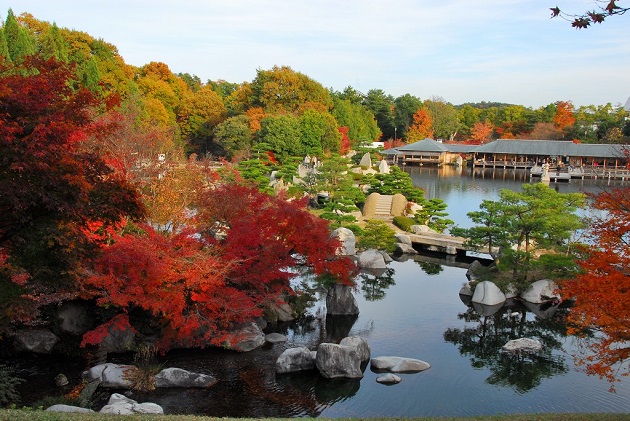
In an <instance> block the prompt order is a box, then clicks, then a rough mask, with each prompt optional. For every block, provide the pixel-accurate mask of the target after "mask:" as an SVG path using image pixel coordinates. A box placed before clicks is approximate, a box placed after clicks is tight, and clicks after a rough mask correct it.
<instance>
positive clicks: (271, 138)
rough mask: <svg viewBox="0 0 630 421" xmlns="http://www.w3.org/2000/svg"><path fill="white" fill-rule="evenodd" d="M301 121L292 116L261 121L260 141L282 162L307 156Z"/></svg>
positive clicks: (270, 117) (271, 117) (269, 117)
mask: <svg viewBox="0 0 630 421" xmlns="http://www.w3.org/2000/svg"><path fill="white" fill-rule="evenodd" d="M301 137H302V129H301V127H300V119H299V118H298V117H295V116H293V115H290V114H285V115H278V116H268V117H265V118H263V119H262V120H261V129H260V139H261V141H263V142H265V143H266V144H267V145H269V147H270V148H271V151H272V152H273V153H274V154H275V155H276V157H277V158H278V159H279V160H280V161H281V162H282V161H284V160H286V159H287V158H288V157H290V156H301V155H305V149H304V145H303V144H302V142H301Z"/></svg>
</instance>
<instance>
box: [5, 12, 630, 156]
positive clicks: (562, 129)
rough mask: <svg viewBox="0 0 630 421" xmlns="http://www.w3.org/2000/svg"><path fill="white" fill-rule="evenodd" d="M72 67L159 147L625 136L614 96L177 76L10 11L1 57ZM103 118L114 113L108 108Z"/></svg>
mask: <svg viewBox="0 0 630 421" xmlns="http://www.w3.org/2000/svg"><path fill="white" fill-rule="evenodd" d="M33 56H34V57H38V58H41V59H44V60H50V59H54V60H55V61H59V62H63V63H68V64H70V65H72V66H73V69H74V74H75V79H74V80H73V82H72V83H73V84H74V85H75V88H78V87H87V88H89V89H90V90H91V91H93V92H95V93H97V94H98V95H100V96H102V98H104V99H105V100H106V101H109V102H110V103H116V104H117V106H116V110H117V112H118V115H117V117H116V118H117V119H119V120H124V121H126V124H127V125H128V132H129V135H130V136H131V134H132V133H135V135H138V132H143V133H144V134H146V133H149V132H150V133H151V138H152V139H153V140H152V141H153V142H157V143H158V145H153V146H154V147H157V149H159V150H161V151H162V153H169V152H172V151H174V150H178V151H180V153H184V154H186V156H190V155H191V154H193V153H194V154H197V156H206V157H207V156H210V157H222V158H227V159H229V160H232V161H239V160H242V159H246V158H248V157H250V156H251V155H252V153H253V152H256V151H258V152H260V151H261V150H268V151H270V152H272V153H273V154H275V155H276V156H277V157H278V158H279V159H282V157H286V156H291V155H300V154H305V153H313V154H318V153H320V154H322V153H337V152H340V151H343V150H345V149H347V148H350V147H355V146H357V145H358V144H361V143H371V142H374V141H379V140H380V141H383V142H386V145H387V146H391V145H394V144H400V143H405V142H406V143H410V142H414V141H417V140H421V139H423V138H425V137H431V138H434V139H440V140H444V141H453V142H466V143H484V142H488V141H491V140H493V139H498V138H501V139H515V138H518V139H557V140H567V141H579V142H584V143H630V120H629V118H628V116H629V115H628V112H627V111H625V110H624V109H623V108H622V107H615V106H613V105H612V104H610V103H608V104H604V105H589V106H580V107H575V106H574V105H573V104H572V103H571V102H570V101H566V100H558V101H557V102H555V103H552V104H549V105H546V106H544V107H540V108H537V109H533V108H530V107H525V106H522V105H517V104H504V103H497V102H490V101H488V102H486V101H483V102H480V103H466V104H461V105H454V104H451V103H448V102H446V101H445V100H443V99H442V98H436V97H432V98H425V99H422V98H419V97H416V96H413V95H411V94H404V95H401V96H399V97H393V96H392V95H388V94H387V93H386V92H384V91H383V90H381V89H371V90H369V91H368V92H367V93H362V92H359V91H357V90H356V89H354V88H353V87H351V86H348V87H346V88H345V89H343V91H341V92H339V91H335V90H333V89H328V88H325V87H324V86H322V85H321V84H320V83H318V82H317V81H316V80H314V79H313V78H311V77H310V76H307V75H305V74H302V73H300V72H299V71H296V70H293V69H292V68H291V67H288V66H282V65H278V66H274V67H273V68H271V69H268V70H258V71H257V73H256V77H255V78H254V80H252V81H247V82H241V83H235V82H228V81H226V80H208V81H205V82H204V81H202V80H201V79H200V78H199V77H198V76H196V75H193V74H188V73H179V74H175V73H173V72H171V70H170V69H169V67H168V65H167V64H166V63H160V62H151V63H148V64H146V65H144V66H141V67H136V66H131V65H129V64H126V63H125V61H124V59H123V58H122V57H121V56H120V54H119V53H118V50H117V48H116V46H114V45H112V44H109V43H108V42H106V41H105V40H102V39H96V38H94V37H92V36H90V35H89V34H87V33H85V32H80V31H76V30H71V29H67V28H60V27H58V26H57V25H56V24H55V23H49V22H44V21H40V20H38V19H36V18H35V17H33V16H32V15H30V14H28V13H23V14H22V15H20V16H15V15H14V13H13V12H12V10H11V9H9V11H8V13H7V18H6V21H5V22H3V23H2V27H1V28H0V60H3V62H4V65H5V66H12V65H21V64H22V63H23V62H24V61H25V60H26V59H27V58H29V57H33ZM102 118H104V119H106V118H112V115H111V114H107V115H105V114H103V117H102Z"/></svg>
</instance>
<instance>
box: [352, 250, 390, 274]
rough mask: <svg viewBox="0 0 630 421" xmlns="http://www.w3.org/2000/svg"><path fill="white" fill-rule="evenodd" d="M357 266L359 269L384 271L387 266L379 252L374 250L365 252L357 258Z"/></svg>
mask: <svg viewBox="0 0 630 421" xmlns="http://www.w3.org/2000/svg"><path fill="white" fill-rule="evenodd" d="M358 265H359V268H361V269H385V268H387V264H386V263H385V259H384V258H383V255H382V254H381V252H380V251H378V250H376V249H369V250H365V251H364V252H362V253H361V254H359V257H358Z"/></svg>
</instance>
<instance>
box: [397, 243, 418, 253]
mask: <svg viewBox="0 0 630 421" xmlns="http://www.w3.org/2000/svg"><path fill="white" fill-rule="evenodd" d="M396 253H397V254H418V252H417V251H416V249H414V248H413V247H412V246H411V245H409V244H405V243H397V244H396Z"/></svg>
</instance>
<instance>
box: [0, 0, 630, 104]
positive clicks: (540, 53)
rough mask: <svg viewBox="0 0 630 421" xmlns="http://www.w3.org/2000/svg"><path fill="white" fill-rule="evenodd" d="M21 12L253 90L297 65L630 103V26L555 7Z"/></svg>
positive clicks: (202, 5) (272, 6)
mask: <svg viewBox="0 0 630 421" xmlns="http://www.w3.org/2000/svg"><path fill="white" fill-rule="evenodd" d="M9 2H10V3H11V2H12V1H11V0H9ZM13 3H15V4H9V6H10V7H12V8H13V10H14V12H16V13H18V14H19V13H21V12H23V11H27V12H29V13H31V14H33V15H34V16H35V17H36V18H38V19H41V20H47V21H55V22H57V24H58V25H59V26H63V27H69V28H73V29H78V30H82V31H85V32H88V33H90V34H91V35H93V36H96V37H100V38H103V39H105V40H106V41H107V42H110V43H112V44H114V45H116V46H117V47H118V49H119V51H120V53H121V55H122V56H123V57H124V59H125V60H126V61H127V62H128V63H130V64H134V65H142V64H145V63H147V62H149V61H163V62H165V63H167V64H168V65H169V67H170V68H171V69H172V70H173V71H175V72H187V73H191V74H196V75H198V76H199V77H200V78H201V79H202V80H207V79H212V80H216V79H225V80H228V81H232V82H242V81H248V80H252V79H253V78H254V77H255V72H256V69H257V68H264V69H268V68H271V67H272V66H273V65H288V66H291V67H292V68H293V69H294V70H297V71H300V72H302V73H305V74H307V75H308V76H310V77H311V78H313V79H315V80H317V81H319V82H321V83H322V84H323V85H324V86H327V87H332V88H334V89H337V90H341V89H343V88H344V87H345V86H348V85H351V86H353V87H355V88H356V89H358V90H360V91H363V92H366V91H367V90H369V89H373V88H378V89H383V90H384V91H385V92H387V93H388V94H391V95H394V96H398V95H402V94H404V93H411V94H412V95H415V96H418V97H420V98H423V99H424V98H428V97H431V96H433V95H439V96H442V97H444V98H445V99H446V100H448V101H451V102H453V103H461V102H468V101H472V102H476V101H482V100H487V101H504V102H511V103H517V104H523V105H528V106H536V107H537V106H541V105H546V104H548V103H551V102H555V101H557V100H573V101H574V103H576V104H578V105H580V104H590V103H594V104H605V103H607V102H612V103H618V102H623V101H625V99H626V97H627V95H629V94H630V72H627V71H626V72H619V69H624V68H625V69H628V68H630V54H628V48H629V47H628V46H627V42H625V40H626V39H628V35H630V34H629V32H630V30H629V29H627V27H630V25H627V23H628V19H627V18H626V17H619V18H616V19H611V20H610V22H606V23H605V24H604V25H601V26H598V27H595V28H593V29H589V30H586V31H575V30H573V29H572V28H571V27H570V25H569V24H568V23H566V22H563V21H559V20H550V19H549V16H550V12H549V10H548V7H547V5H545V4H544V2H543V4H541V2H532V1H528V0H441V1H427V0H387V1H385V0H382V1H381V0H370V1H358V0H344V1H338V0H335V1H333V0H314V1H301V0H222V1H218V0H181V1H174V0H168V1H167V0H153V1H145V0H124V1H122V0H109V1H107V2H104V1H96V0H82V1H78V0H66V1H63V0H62V1H58V2H50V1H48V0H30V1H29V2H19V3H18V2H17V0H15V1H13ZM574 3H578V6H579V3H580V2H574ZM578 6H572V7H578ZM588 7H589V6H588V5H586V6H584V10H586V9H588ZM578 10H580V9H579V8H578ZM0 13H3V14H4V13H5V11H0ZM624 19H625V20H624ZM611 80H615V83H614V84H611V83H610V81H611Z"/></svg>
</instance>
